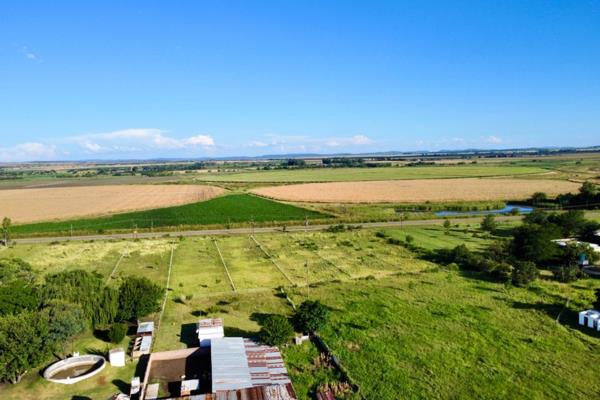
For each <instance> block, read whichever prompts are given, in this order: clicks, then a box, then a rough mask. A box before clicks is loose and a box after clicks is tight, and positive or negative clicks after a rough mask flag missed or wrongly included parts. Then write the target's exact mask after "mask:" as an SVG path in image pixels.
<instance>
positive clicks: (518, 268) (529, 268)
mask: <svg viewBox="0 0 600 400" xmlns="http://www.w3.org/2000/svg"><path fill="white" fill-rule="evenodd" d="M539 275H540V271H539V270H538V268H537V267H536V265H535V264H534V263H532V262H530V261H523V262H519V263H516V264H515V267H514V269H513V271H512V283H513V285H515V286H527V285H529V284H530V283H531V282H533V281H534V280H536V279H537V278H538V277H539Z"/></svg>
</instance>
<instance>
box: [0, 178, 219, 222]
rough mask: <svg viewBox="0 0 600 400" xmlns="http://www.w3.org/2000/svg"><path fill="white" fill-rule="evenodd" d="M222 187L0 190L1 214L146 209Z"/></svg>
mask: <svg viewBox="0 0 600 400" xmlns="http://www.w3.org/2000/svg"><path fill="white" fill-rule="evenodd" d="M224 192H225V191H224V190H223V189H221V188H219V187H215V186H201V185H107V186H86V187H61V188H33V189H14V190H0V204H1V205H2V206H1V208H0V218H2V217H10V218H11V219H12V220H13V222H15V223H28V222H38V221H49V220H56V219H66V218H74V217H88V216H98V215H107V214H114V213H118V212H125V211H136V210H147V209H151V208H158V207H168V206H176V205H181V204H187V203H192V202H197V201H201V200H208V199H212V198H213V197H216V196H218V195H221V194H223V193H224Z"/></svg>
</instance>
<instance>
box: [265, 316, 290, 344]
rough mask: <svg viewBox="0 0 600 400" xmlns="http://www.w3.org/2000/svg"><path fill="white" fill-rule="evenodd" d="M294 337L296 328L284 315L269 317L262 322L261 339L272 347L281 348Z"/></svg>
mask: <svg viewBox="0 0 600 400" xmlns="http://www.w3.org/2000/svg"><path fill="white" fill-rule="evenodd" d="M293 336H294V328H293V327H292V325H291V324H290V322H289V321H288V319H287V318H286V317H284V316H283V315H277V314H272V315H268V316H267V317H266V318H265V319H264V321H262V324H261V328H260V339H261V340H262V341H263V342H265V343H266V344H268V345H271V346H281V345H283V344H286V343H287V342H289V341H290V339H291V338H292V337H293Z"/></svg>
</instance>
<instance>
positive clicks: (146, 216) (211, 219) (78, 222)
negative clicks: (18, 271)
mask: <svg viewBox="0 0 600 400" xmlns="http://www.w3.org/2000/svg"><path fill="white" fill-rule="evenodd" d="M305 218H310V219H314V218H327V216H326V215H324V214H322V213H319V212H317V211H312V210H307V209H303V208H300V207H296V206H293V205H290V204H283V203H278V202H275V201H271V200H267V199H263V198H260V197H256V196H251V195H247V194H232V195H229V196H222V197H217V198H215V199H212V200H208V201H203V202H199V203H193V204H186V205H183V206H176V207H167V208H158V209H154V210H147V211H137V212H130V213H124V214H115V215H112V216H108V217H100V218H86V219H74V220H67V221H59V222H42V223H35V224H27V225H16V226H14V227H13V229H12V231H13V233H14V234H15V235H31V234H49V233H53V234H61V235H68V234H69V233H70V230H71V228H72V229H73V231H74V232H75V233H82V232H83V233H85V232H88V233H89V232H91V233H97V232H101V231H109V230H132V229H136V228H137V229H152V228H161V227H177V226H181V227H183V226H186V227H191V226H201V225H226V224H230V223H231V224H236V223H249V222H251V221H255V222H257V223H266V222H282V221H294V220H304V219H305Z"/></svg>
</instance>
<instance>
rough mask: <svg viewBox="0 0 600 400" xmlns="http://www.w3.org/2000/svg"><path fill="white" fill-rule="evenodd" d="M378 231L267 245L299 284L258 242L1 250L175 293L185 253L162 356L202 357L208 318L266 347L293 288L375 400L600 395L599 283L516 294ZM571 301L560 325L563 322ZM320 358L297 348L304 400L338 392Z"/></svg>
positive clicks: (295, 368) (459, 238) (81, 343)
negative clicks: (593, 320)
mask: <svg viewBox="0 0 600 400" xmlns="http://www.w3.org/2000/svg"><path fill="white" fill-rule="evenodd" d="M503 228H505V229H508V228H509V226H503ZM376 232H377V231H376V230H372V229H365V230H355V231H346V232H342V233H328V232H307V233H305V232H302V233H287V234H283V233H277V234H258V235H256V239H257V240H258V242H259V243H260V244H261V246H263V249H265V250H266V251H267V252H268V253H269V255H270V256H271V257H272V260H274V261H275V262H276V263H277V265H278V266H279V267H280V268H281V269H282V271H283V272H284V273H285V275H287V276H289V277H290V278H291V280H292V281H293V282H294V284H295V285H292V284H290V283H289V282H288V281H287V279H286V278H285V276H284V274H283V273H282V272H281V271H279V270H278V269H277V268H276V267H275V266H274V264H273V262H272V260H271V259H269V257H267V256H266V255H265V253H264V252H263V251H262V250H261V249H260V248H259V247H258V246H257V245H256V243H255V242H253V241H252V240H251V239H250V238H249V237H248V236H247V235H238V236H226V237H217V238H207V237H198V238H182V239H178V240H176V241H175V242H173V241H172V239H161V240H138V241H108V242H94V243H68V244H65V245H62V244H59V245H56V244H54V245H47V244H44V245H42V244H40V245H30V246H19V245H17V246H16V247H14V248H10V249H6V250H2V251H0V257H13V256H20V257H23V258H25V259H28V260H30V261H31V262H32V264H34V268H36V269H40V270H41V271H44V272H53V271H57V270H60V269H63V268H75V267H82V268H89V269H94V270H98V271H99V272H101V273H102V274H103V275H105V276H107V274H108V273H110V270H112V267H114V262H116V260H117V259H118V257H119V256H120V254H122V253H123V251H124V250H125V249H126V248H127V250H126V251H125V252H126V254H128V257H126V258H124V259H123V260H122V261H121V263H120V264H119V268H118V269H117V271H116V273H115V274H116V276H123V275H127V274H144V275H146V276H148V277H150V278H151V279H153V280H155V281H156V282H158V283H160V284H161V285H164V284H165V282H166V274H167V267H168V260H169V255H170V248H171V245H172V244H174V245H175V252H174V259H173V267H172V275H171V284H170V289H171V290H170V291H169V292H168V301H167V304H166V309H165V313H164V315H163V317H162V320H161V325H160V328H159V331H158V334H157V337H156V339H155V345H154V351H161V350H168V349H176V348H185V347H188V346H195V345H196V340H197V338H196V335H195V322H196V321H197V320H198V319H199V318H202V317H206V316H210V317H222V318H224V320H225V326H226V329H225V332H226V335H229V336H239V335H241V336H246V337H255V336H256V334H257V332H258V330H259V325H258V322H257V320H258V319H259V318H260V316H261V315H264V314H265V313H278V314H284V315H289V314H291V312H292V309H291V306H290V304H289V303H288V302H286V300H285V299H284V298H282V297H281V296H279V295H278V290H277V287H278V286H286V287H287V289H286V290H287V293H288V294H289V296H290V297H291V299H292V300H293V301H294V302H295V303H296V304H299V303H301V302H302V301H303V300H305V299H307V298H310V299H319V300H321V301H322V302H323V303H324V304H326V305H327V306H328V307H329V308H330V309H331V310H332V321H331V324H329V326H328V327H327V328H326V329H324V330H323V331H322V332H321V334H322V336H323V337H324V339H325V341H326V342H327V343H328V345H329V346H330V347H331V348H332V350H333V351H334V353H335V354H336V355H337V356H338V358H339V359H340V360H341V362H342V363H343V365H344V366H345V368H346V369H347V370H348V372H349V374H350V377H351V378H352V379H353V381H355V382H356V383H357V384H358V385H359V386H360V388H361V391H362V395H363V396H364V397H365V398H367V399H375V398H377V399H397V398H441V399H450V398H506V397H513V398H531V399H536V398H540V399H541V398H573V399H576V398H577V399H578V398H593V397H595V396H596V395H597V393H598V392H599V391H600V383H598V382H597V381H596V380H595V376H597V375H598V373H600V362H599V361H600V353H598V351H596V350H597V349H598V345H599V342H598V341H599V340H600V335H599V334H596V333H594V332H592V331H589V330H587V329H579V328H578V327H577V323H576V322H577V314H576V312H577V311H578V310H580V309H583V308H585V307H589V305H590V302H591V300H592V298H593V293H594V289H596V288H600V281H597V280H592V279H588V280H581V281H577V282H575V283H571V284H561V283H557V282H554V281H551V280H547V279H542V280H540V281H537V282H536V283H535V284H534V285H532V286H531V287H530V288H514V287H506V286H505V285H503V284H499V283H495V282H492V281H489V280H486V279H484V277H480V276H478V275H476V274H468V273H462V272H456V271H446V270H444V269H442V268H439V267H438V266H436V265H435V264H432V263H429V262H426V261H423V260H420V259H418V258H416V256H414V255H413V254H412V253H411V252H410V251H408V250H406V249H405V248H404V247H402V246H399V245H393V244H389V243H388V242H387V241H386V240H385V239H383V238H379V237H377V236H376V235H375V234H376ZM385 232H386V233H387V234H388V235H389V236H390V237H393V238H398V239H404V238H405V237H406V235H408V234H410V235H411V236H413V238H414V244H415V245H418V246H421V247H425V248H428V249H438V248H448V247H453V246H455V245H457V244H461V243H465V244H467V245H468V246H469V247H471V248H473V249H477V248H481V246H483V245H485V244H486V243H488V242H489V241H490V240H493V239H494V238H493V237H489V236H486V235H483V234H482V232H480V231H479V229H478V225H477V224H472V225H471V226H467V225H461V226H459V227H453V228H452V229H451V230H450V232H449V233H448V234H446V233H445V232H444V229H442V228H441V227H437V226H419V227H405V228H403V229H400V228H393V229H386V230H385ZM213 239H216V242H217V245H218V246H219V248H220V249H221V252H222V254H223V258H224V260H225V262H226V264H227V266H228V268H229V271H230V273H231V276H232V279H233V281H234V282H235V284H236V286H237V287H238V291H237V292H234V291H233V289H232V287H231V285H230V284H229V281H228V278H227V275H226V272H225V268H224V266H223V264H222V263H221V260H220V258H219V256H218V253H217V250H216V247H215V243H214V241H213ZM104 247H106V248H104ZM94 260H99V262H98V263H95V262H94ZM307 267H308V268H307ZM307 284H308V285H309V286H307ZM567 299H569V303H568V306H567V307H566V309H565V311H564V312H563V314H562V317H561V323H556V322H555V319H556V317H557V315H558V314H559V312H561V310H562V309H563V307H564V306H565V304H566V303H567ZM74 348H75V349H79V350H81V351H82V352H83V351H90V350H89V349H92V350H93V349H95V351H105V350H106V348H108V346H107V344H106V343H104V342H102V341H100V340H99V339H97V338H95V337H93V336H92V335H91V334H88V335H85V336H83V337H81V338H78V339H77V340H76V341H75V345H74ZM317 356H318V353H317V351H316V349H315V348H314V346H313V345H311V344H310V343H306V344H304V345H303V346H299V347H295V346H294V347H289V348H286V349H284V358H285V360H286V364H287V366H288V369H289V372H290V375H291V376H292V379H293V382H294V385H295V387H296V390H297V392H298V394H299V396H300V398H301V399H310V398H313V397H312V396H313V395H314V391H315V389H316V388H317V387H318V386H319V385H320V384H322V383H324V382H327V381H329V382H332V381H336V380H339V376H338V374H337V373H336V372H335V371H334V370H332V369H330V368H327V367H324V366H323V365H320V364H319V363H318V362H317V360H316V359H317ZM134 369H135V365H134V364H132V363H130V364H128V366H127V367H126V368H124V369H116V368H110V367H108V368H107V369H106V370H105V371H104V372H102V373H101V374H100V375H98V376H97V377H94V378H92V379H90V380H89V381H84V382H82V383H79V384H75V385H69V386H68V387H65V386H59V385H54V384H51V383H48V382H44V381H43V380H42V379H41V378H40V377H39V375H38V374H37V373H36V372H32V373H31V374H29V375H27V376H26V377H25V378H24V379H25V380H24V382H23V384H20V385H16V386H7V385H4V386H0V397H2V398H6V399H50V400H54V399H57V400H58V399H65V398H66V399H71V398H76V397H74V396H81V397H80V398H86V397H87V398H93V399H96V398H108V396H109V395H111V394H113V393H116V391H117V390H118V389H119V388H122V387H123V388H125V389H124V390H126V388H127V383H128V382H129V380H130V379H131V377H132V376H133V371H134Z"/></svg>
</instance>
